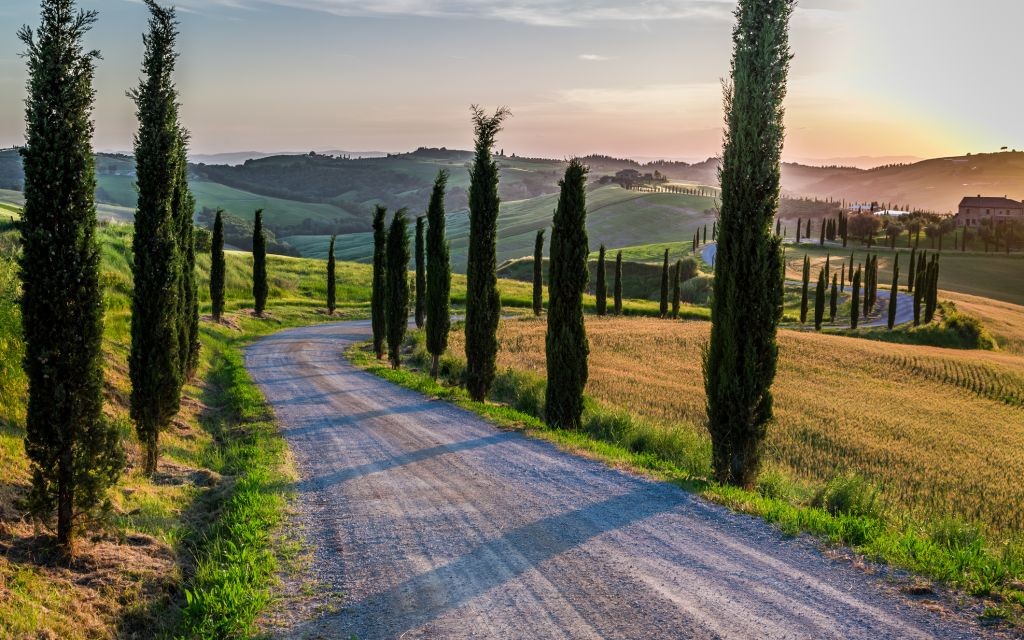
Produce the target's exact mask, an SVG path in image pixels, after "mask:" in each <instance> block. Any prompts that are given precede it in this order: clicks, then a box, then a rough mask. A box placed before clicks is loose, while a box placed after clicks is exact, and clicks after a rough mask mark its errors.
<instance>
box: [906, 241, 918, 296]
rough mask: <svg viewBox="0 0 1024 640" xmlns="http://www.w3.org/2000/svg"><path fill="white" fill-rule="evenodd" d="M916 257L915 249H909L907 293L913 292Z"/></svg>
mask: <svg viewBox="0 0 1024 640" xmlns="http://www.w3.org/2000/svg"><path fill="white" fill-rule="evenodd" d="M916 258H917V249H911V250H910V268H909V269H908V270H907V293H913V292H914V277H915V276H916V273H915V269H916V267H917V265H916V264H914V262H915V259H916Z"/></svg>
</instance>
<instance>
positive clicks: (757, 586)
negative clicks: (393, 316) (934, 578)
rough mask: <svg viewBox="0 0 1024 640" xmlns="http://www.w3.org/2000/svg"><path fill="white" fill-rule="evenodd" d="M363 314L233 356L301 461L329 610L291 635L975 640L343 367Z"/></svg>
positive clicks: (710, 511) (609, 472)
mask: <svg viewBox="0 0 1024 640" xmlns="http://www.w3.org/2000/svg"><path fill="white" fill-rule="evenodd" d="M368 333H369V325H368V323H344V324H334V325H328V326H318V327H311V328H303V329H296V330H292V331H286V332H283V333H280V334H278V335H275V336H271V337H268V338H266V339H263V340H261V341H259V342H258V343H256V344H255V345H253V346H252V347H250V348H249V350H248V352H247V354H246V363H247V366H248V368H249V370H250V372H251V373H252V375H253V377H254V378H255V380H256V381H257V382H258V383H259V385H260V386H261V387H262V389H263V391H264V393H265V394H266V396H267V398H268V399H269V400H270V402H271V403H272V404H273V406H274V408H275V410H276V413H277V416H278V418H279V420H280V423H281V425H282V429H283V432H284V435H285V437H286V438H287V440H288V443H289V445H290V446H291V448H292V451H293V452H294V454H295V457H296V459H297V462H298V465H299V469H300V471H301V475H302V480H301V482H300V484H299V499H298V509H299V515H298V516H297V520H298V522H297V526H300V527H301V528H302V529H304V530H305V532H306V536H307V537H308V539H309V542H310V543H311V544H313V545H315V546H316V554H315V562H314V567H313V571H314V572H315V573H316V576H317V577H318V578H319V580H321V581H322V582H323V583H326V584H330V585H333V586H335V587H337V588H339V589H340V590H341V591H343V592H344V593H345V594H346V597H345V601H344V608H343V609H342V610H340V611H331V612H330V613H318V614H315V615H313V616H312V617H313V619H312V620H307V621H305V622H303V623H301V624H297V625H296V626H294V628H291V629H289V630H287V632H285V633H283V634H282V635H284V636H285V637H294V638H349V637H350V636H351V635H353V634H355V635H356V636H357V637H358V638H360V639H362V640H373V639H378V638H406V639H409V638H513V639H520V638H522V639H541V638H543V639H546V638H635V639H655V638H816V639H819V638H871V639H872V640H879V639H883V638H893V639H895V638H900V639H904V638H973V637H979V634H980V633H981V632H980V630H979V628H978V627H977V626H975V625H974V624H973V623H972V622H970V621H969V620H968V621H965V620H964V619H962V618H957V617H952V616H947V617H945V618H944V617H943V616H940V615H938V614H935V613H933V612H929V611H927V610H925V609H924V608H923V607H921V606H920V605H911V604H909V603H907V602H906V601H905V599H904V598H903V597H902V596H901V595H900V594H899V592H898V590H897V589H896V588H895V587H893V586H892V585H889V584H887V583H886V582H885V580H883V579H882V578H880V577H877V576H873V575H870V574H869V573H866V572H865V571H863V570H861V569H857V568H854V567H853V566H851V565H850V564H849V563H847V562H845V561H841V560H833V559H830V558H828V557H826V556H825V555H823V554H822V553H821V552H819V551H818V550H817V548H816V544H815V543H814V542H812V541H809V540H806V539H792V538H786V537H784V536H782V535H781V534H779V533H778V532H776V531H775V530H773V529H772V528H771V527H770V526H768V525H766V524H765V523H763V522H762V521H761V520H758V519H755V518H751V517H747V516H742V515H737V514H734V513H731V512H729V511H728V510H726V509H724V508H721V507H719V506H716V505H712V504H709V503H707V502H705V501H703V500H701V499H699V498H696V497H694V496H692V495H690V494H688V493H686V492H684V491H682V490H680V489H678V488H676V487H674V486H671V485H667V484H663V483H658V482H652V481H649V480H645V479H642V478H638V477H635V476H632V475H629V474H626V473H622V472H619V471H615V470H613V469H610V468H608V467H606V466H604V465H603V464H600V463H598V462H593V461H589V460H585V459H583V458H580V457H576V456H573V455H570V454H567V453H563V452H560V451H558V450H557V449H556V448H555V447H553V446H552V445H550V444H547V443H544V442H540V441H536V440H531V439H528V438H526V437H524V436H522V435H519V434H516V433H506V432H502V431H499V430H497V429H495V428H494V427H493V426H491V425H489V424H487V423H485V422H483V421H482V420H480V419H479V418H478V417H476V416H475V415H472V414H470V413H468V412H465V411H462V410H460V409H457V408H453V407H452V406H450V405H448V404H445V403H443V402H439V401H430V400H427V399H425V398H424V397H422V396H421V395H419V394H416V393H413V392H410V391H407V390H403V389H399V388H396V387H394V386H392V385H390V384H388V383H386V382H384V381H382V380H380V379H378V378H376V377H373V376H371V375H369V374H365V373H363V372H360V371H357V370H355V369H353V368H352V367H351V366H349V365H348V364H347V363H346V362H345V361H344V359H343V357H342V356H343V352H344V350H345V348H346V347H347V346H348V345H349V344H351V343H352V342H353V341H357V340H363V339H365V338H366V337H367V335H368Z"/></svg>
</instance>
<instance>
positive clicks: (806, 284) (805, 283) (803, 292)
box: [800, 254, 811, 324]
mask: <svg viewBox="0 0 1024 640" xmlns="http://www.w3.org/2000/svg"><path fill="white" fill-rule="evenodd" d="M810 286H811V258H810V257H809V256H808V255H807V254H804V271H803V277H802V278H801V285H800V324H805V323H806V322H807V306H808V289H810Z"/></svg>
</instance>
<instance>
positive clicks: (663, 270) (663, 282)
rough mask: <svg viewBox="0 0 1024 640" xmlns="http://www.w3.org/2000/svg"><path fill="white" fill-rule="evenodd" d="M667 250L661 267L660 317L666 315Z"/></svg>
mask: <svg viewBox="0 0 1024 640" xmlns="http://www.w3.org/2000/svg"><path fill="white" fill-rule="evenodd" d="M668 278H669V276H668V249H665V260H664V262H663V263H662V265H661V306H660V307H659V311H660V312H661V317H662V318H664V317H665V316H667V315H668Z"/></svg>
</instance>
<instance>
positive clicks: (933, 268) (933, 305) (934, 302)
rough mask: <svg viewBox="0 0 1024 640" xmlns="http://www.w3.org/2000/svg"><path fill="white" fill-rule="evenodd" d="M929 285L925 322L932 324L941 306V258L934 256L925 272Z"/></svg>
mask: <svg viewBox="0 0 1024 640" xmlns="http://www.w3.org/2000/svg"><path fill="white" fill-rule="evenodd" d="M925 279H926V281H927V283H928V297H927V298H926V299H925V311H924V321H925V322H926V323H931V322H932V320H934V319H935V310H936V309H937V308H938V306H939V297H938V295H939V256H938V255H937V254H936V255H934V256H932V261H931V263H930V264H929V265H928V269H927V271H926V272H925Z"/></svg>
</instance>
